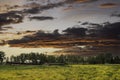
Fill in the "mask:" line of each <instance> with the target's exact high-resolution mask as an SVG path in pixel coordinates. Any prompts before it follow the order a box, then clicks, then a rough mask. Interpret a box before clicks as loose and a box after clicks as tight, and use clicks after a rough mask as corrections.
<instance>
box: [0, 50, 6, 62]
mask: <svg viewBox="0 0 120 80" xmlns="http://www.w3.org/2000/svg"><path fill="white" fill-rule="evenodd" d="M4 59H5V53H4V52H3V51H0V64H2V63H3V60H4Z"/></svg>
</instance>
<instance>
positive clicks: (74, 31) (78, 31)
mask: <svg viewBox="0 0 120 80" xmlns="http://www.w3.org/2000/svg"><path fill="white" fill-rule="evenodd" d="M86 31H87V29H86V28H81V27H79V26H78V27H72V28H67V29H66V30H63V32H64V34H65V35H68V36H69V35H70V36H74V37H75V36H76V37H82V36H86Z"/></svg>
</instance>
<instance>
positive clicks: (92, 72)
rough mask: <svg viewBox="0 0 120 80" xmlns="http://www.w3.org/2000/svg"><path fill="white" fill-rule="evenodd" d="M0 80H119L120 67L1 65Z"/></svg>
mask: <svg viewBox="0 0 120 80" xmlns="http://www.w3.org/2000/svg"><path fill="white" fill-rule="evenodd" d="M0 80H120V65H67V66H36V65H1V66H0Z"/></svg>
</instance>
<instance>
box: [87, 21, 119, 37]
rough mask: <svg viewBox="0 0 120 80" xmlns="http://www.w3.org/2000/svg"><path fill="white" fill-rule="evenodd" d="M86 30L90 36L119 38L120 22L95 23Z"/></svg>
mask: <svg viewBox="0 0 120 80" xmlns="http://www.w3.org/2000/svg"><path fill="white" fill-rule="evenodd" d="M88 32H89V33H90V36H94V37H99V38H112V39H119V38H120V22H116V23H109V22H106V23H103V24H95V26H94V27H92V29H89V31H88Z"/></svg>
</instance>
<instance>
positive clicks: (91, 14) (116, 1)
mask: <svg viewBox="0 0 120 80" xmlns="http://www.w3.org/2000/svg"><path fill="white" fill-rule="evenodd" d="M119 9H120V0H0V42H2V41H3V40H4V41H7V40H13V39H20V38H22V37H24V36H26V35H33V34H34V33H35V32H36V31H39V30H40V31H44V32H53V31H54V30H55V29H58V30H59V32H60V33H62V32H63V30H65V29H67V28H70V27H73V26H76V25H77V26H80V27H83V28H88V26H89V25H82V24H83V23H85V22H87V23H95V24H103V23H105V22H109V23H111V24H112V23H116V22H120V10H119ZM11 13H12V15H11ZM5 21H6V22H5ZM28 30H29V31H31V32H27V31H28ZM18 33H20V34H19V35H18ZM11 36H13V37H11ZM8 48H9V47H8ZM12 49H15V48H12ZM0 50H4V51H6V49H4V46H1V47H0ZM8 50H10V49H7V51H6V52H7V53H8ZM22 50H23V49H22ZM31 50H32V49H31ZM46 50H47V49H46ZM18 51H19V50H18ZM23 51H25V50H23ZM34 51H36V50H34ZM43 51H44V50H43ZM9 52H10V51H9ZM19 52H20V51H19ZM21 52H22V51H21ZM25 52H27V51H25Z"/></svg>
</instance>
